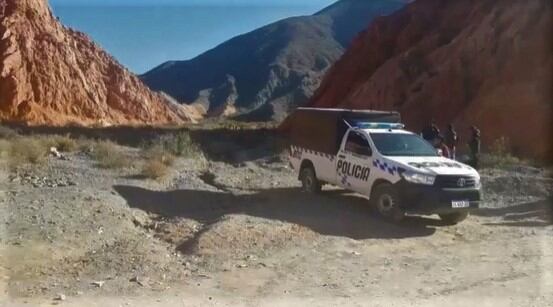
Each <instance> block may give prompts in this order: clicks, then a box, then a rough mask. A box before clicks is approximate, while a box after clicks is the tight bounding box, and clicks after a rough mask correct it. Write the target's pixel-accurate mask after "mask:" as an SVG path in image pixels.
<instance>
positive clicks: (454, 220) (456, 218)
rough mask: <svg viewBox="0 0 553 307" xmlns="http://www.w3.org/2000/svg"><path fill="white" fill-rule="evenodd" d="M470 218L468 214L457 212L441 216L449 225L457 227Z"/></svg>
mask: <svg viewBox="0 0 553 307" xmlns="http://www.w3.org/2000/svg"><path fill="white" fill-rule="evenodd" d="M468 216H469V213H468V212H457V213H448V214H440V219H441V220H442V221H444V222H446V223H447V224H450V225H455V224H458V223H461V222H462V221H464V220H465V219H466V218H467V217H468Z"/></svg>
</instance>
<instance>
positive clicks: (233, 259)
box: [0, 147, 553, 306]
mask: <svg viewBox="0 0 553 307" xmlns="http://www.w3.org/2000/svg"><path fill="white" fill-rule="evenodd" d="M121 150H123V151H124V152H125V154H126V155H127V156H128V157H129V159H136V157H137V151H136V150H135V149H132V148H126V147H122V148H121ZM67 157H68V159H67V160H60V159H56V158H53V157H50V158H49V161H48V163H47V164H45V165H44V166H41V167H24V168H22V169H19V170H18V171H17V172H11V173H9V172H8V171H6V170H5V169H4V171H2V173H1V174H0V182H1V183H2V185H1V187H2V189H1V191H0V196H2V197H1V198H0V210H1V211H0V213H1V214H0V229H1V230H2V236H1V237H0V291H1V292H0V305H2V306H4V305H5V306H19V305H21V306H34V305H51V304H52V303H53V304H60V305H67V306H121V305H130V306H156V305H157V306H169V305H244V306H256V305H259V304H263V305H273V306H285V305H290V304H294V305H297V304H301V303H306V302H308V303H309V304H312V305H316V306H325V305H365V304H366V303H367V301H368V300H370V301H371V302H372V303H371V305H375V306H378V305H381V306H393V305H397V306H404V305H434V306H444V305H452V306H457V305H459V306H461V305H463V306H464V305H466V304H470V303H478V304H480V305H484V306H486V305H490V306H496V305H506V306H508V305H511V306H521V305H529V304H530V303H531V304H532V305H533V306H550V305H551V302H553V290H552V289H553V272H552V271H551V268H552V267H553V236H552V235H553V226H552V219H551V213H552V210H551V192H552V188H553V181H552V179H551V178H549V177H547V176H546V175H545V173H544V171H543V170H541V169H535V168H530V167H517V168H511V169H506V170H505V169H504V170H499V169H487V170H483V171H482V175H483V179H484V180H483V182H484V187H485V198H486V201H485V202H484V208H483V209H482V210H480V211H478V212H476V213H475V214H474V215H473V216H471V217H469V219H468V220H466V221H465V222H463V223H461V224H459V225H456V226H447V225H444V224H443V223H441V222H440V221H439V219H437V218H436V217H417V216H413V217H409V218H408V219H407V220H406V221H405V222H404V223H402V224H400V225H393V224H389V223H386V222H384V221H382V220H381V219H379V218H378V216H376V214H375V213H374V212H373V210H371V208H370V207H369V206H368V204H367V201H366V200H365V199H364V198H362V197H359V196H357V195H354V194H351V193H347V192H345V191H342V190H339V189H335V188H326V189H325V191H324V192H323V193H322V194H321V195H306V194H303V193H300V192H299V189H298V182H297V180H296V176H295V174H294V173H293V172H292V171H291V170H290V169H289V168H288V166H287V163H286V162H285V161H282V160H281V159H280V158H279V157H271V158H262V159H258V160H254V161H247V159H242V160H244V161H246V162H240V163H233V164H230V163H224V162H213V161H212V162H206V161H195V160H187V159H178V160H177V161H176V162H175V165H174V167H173V168H172V172H171V174H170V175H168V176H167V177H166V178H164V179H163V180H161V181H152V180H146V179H142V178H140V176H137V174H138V172H139V169H138V168H132V167H131V168H128V169H124V170H117V171H115V170H106V169H100V168H98V167H96V165H95V164H94V162H93V161H92V160H91V159H90V158H89V157H88V156H87V155H85V154H80V153H76V154H70V155H68V156H67ZM56 299H58V300H56Z"/></svg>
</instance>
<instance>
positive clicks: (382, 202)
mask: <svg viewBox="0 0 553 307" xmlns="http://www.w3.org/2000/svg"><path fill="white" fill-rule="evenodd" d="M371 199H372V202H373V204H374V205H375V207H376V209H377V210H378V213H379V214H380V215H381V216H383V217H384V218H385V219H387V220H390V221H392V222H394V223H399V222H401V221H402V220H403V219H404V218H405V211H404V210H403V209H402V208H401V205H400V202H399V197H398V196H397V193H396V191H395V189H394V188H393V186H392V185H391V184H389V183H383V184H380V185H379V186H377V187H376V188H375V190H374V192H373V194H372V196H371Z"/></svg>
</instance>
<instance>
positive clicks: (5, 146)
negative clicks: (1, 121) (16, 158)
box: [0, 139, 11, 159]
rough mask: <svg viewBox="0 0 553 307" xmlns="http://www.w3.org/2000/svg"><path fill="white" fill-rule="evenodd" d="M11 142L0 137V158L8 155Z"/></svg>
mask: <svg viewBox="0 0 553 307" xmlns="http://www.w3.org/2000/svg"><path fill="white" fill-rule="evenodd" d="M10 148H11V143H10V142H9V141H7V140H2V139H0V159H4V158H7V157H8V154H9V153H10Z"/></svg>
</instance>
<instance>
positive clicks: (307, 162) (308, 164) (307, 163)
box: [298, 159, 317, 180]
mask: <svg viewBox="0 0 553 307" xmlns="http://www.w3.org/2000/svg"><path fill="white" fill-rule="evenodd" d="M307 167H311V168H312V169H313V172H315V177H316V176H317V171H316V170H315V165H313V162H311V160H309V159H303V161H301V164H300V171H299V173H298V179H300V180H301V172H302V171H303V170H304V169H305V168H307Z"/></svg>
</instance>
